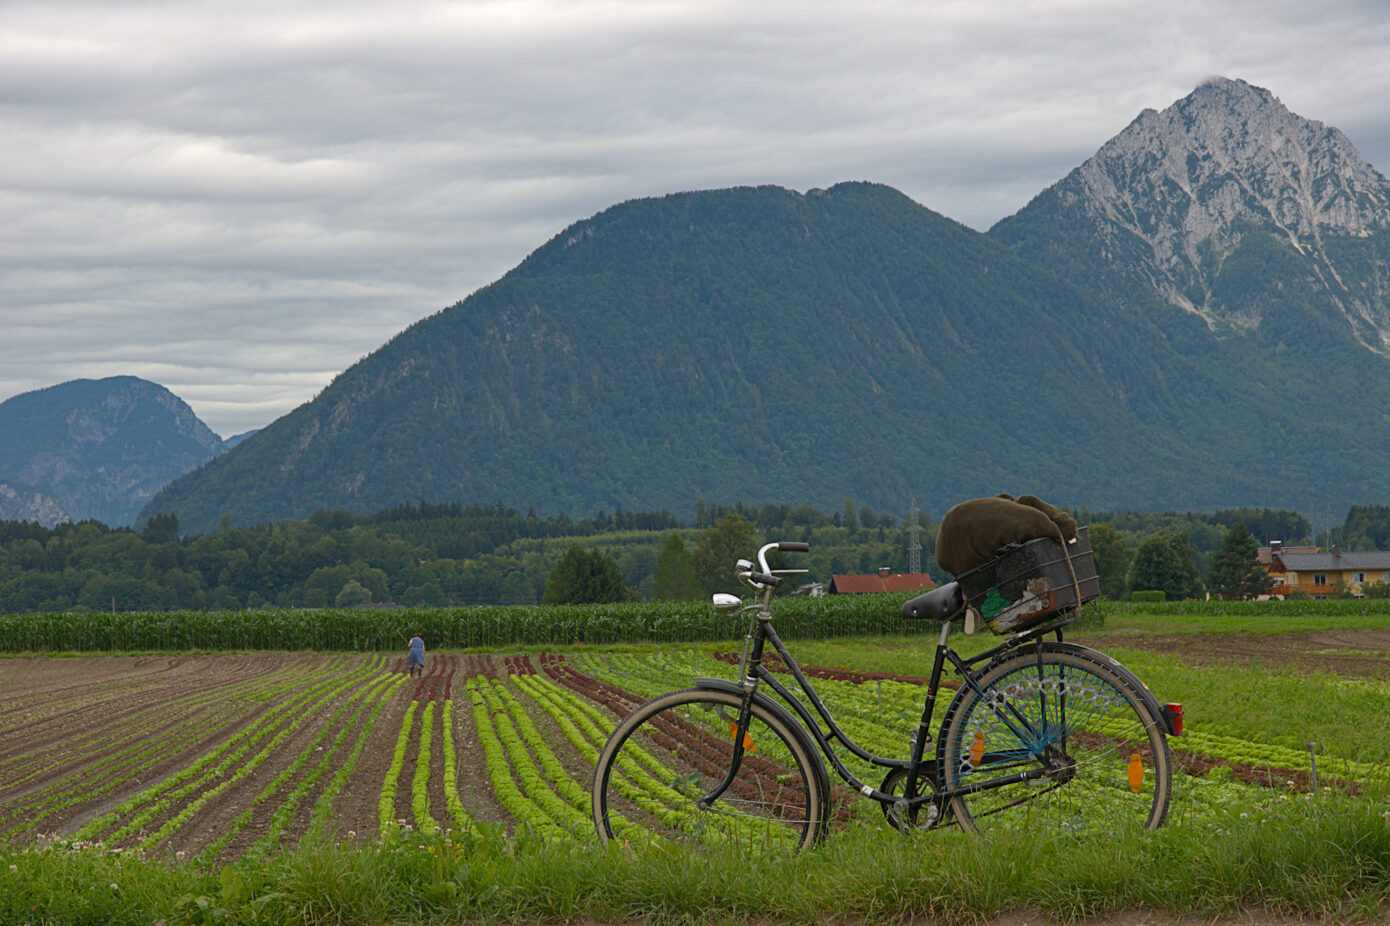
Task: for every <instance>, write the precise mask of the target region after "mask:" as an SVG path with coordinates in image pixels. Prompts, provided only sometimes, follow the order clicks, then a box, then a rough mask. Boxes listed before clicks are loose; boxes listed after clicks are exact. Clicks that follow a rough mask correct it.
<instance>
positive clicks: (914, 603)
mask: <svg viewBox="0 0 1390 926" xmlns="http://www.w3.org/2000/svg"><path fill="white" fill-rule="evenodd" d="M964 606H965V595H964V593H962V592H961V590H960V583H959V582H947V583H946V584H945V585H941V586H938V587H937V588H934V589H932V590H931V591H929V592H927V593H926V594H925V595H918V596H917V597H916V598H913V599H912V600H911V601H909V602H907V603H906V604H904V605H903V617H906V618H909V619H921V618H931V619H932V620H935V621H948V620H950V619H951V618H953V617H955V616H956V615H957V614H959V613H960V609H961V608H963V607H964Z"/></svg>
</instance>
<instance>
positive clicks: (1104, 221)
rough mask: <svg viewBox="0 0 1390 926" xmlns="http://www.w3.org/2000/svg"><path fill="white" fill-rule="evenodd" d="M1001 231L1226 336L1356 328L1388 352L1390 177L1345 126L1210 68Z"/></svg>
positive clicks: (1053, 262) (1373, 346) (1121, 294)
mask: <svg viewBox="0 0 1390 926" xmlns="http://www.w3.org/2000/svg"><path fill="white" fill-rule="evenodd" d="M991 235H992V236H993V237H995V238H996V239H997V240H1000V241H1002V242H1004V243H1006V244H1009V245H1010V246H1011V247H1013V248H1014V249H1015V250H1016V251H1017V252H1018V253H1019V254H1021V255H1024V256H1026V257H1028V258H1029V259H1031V260H1034V261H1037V262H1039V263H1044V264H1046V265H1048V266H1049V267H1052V268H1053V269H1055V270H1058V271H1059V272H1062V273H1063V274H1064V275H1066V276H1068V277H1070V278H1072V279H1073V280H1075V281H1077V282H1082V283H1084V284H1086V285H1089V286H1091V287H1092V288H1097V289H1100V290H1101V291H1103V292H1104V293H1105V294H1106V295H1108V296H1110V297H1112V298H1117V299H1125V300H1130V301H1132V300H1133V299H1134V298H1135V295H1136V294H1153V295H1156V296H1157V297H1158V298H1159V299H1160V300H1162V301H1163V302H1165V303H1167V304H1169V305H1172V306H1174V307H1176V308H1178V309H1181V310H1182V311H1184V312H1187V313H1190V314H1192V315H1194V316H1196V317H1197V318H1200V319H1201V320H1203V321H1204V322H1205V323H1206V325H1207V327H1208V329H1209V330H1210V331H1211V333H1213V334H1214V335H1216V336H1218V337H1230V336H1239V335H1250V334H1252V333H1258V334H1260V335H1263V337H1262V338H1260V339H1259V340H1260V341H1261V342H1262V343H1263V344H1264V345H1265V346H1270V345H1273V344H1277V343H1278V341H1279V339H1283V340H1284V342H1285V343H1286V344H1289V343H1293V339H1292V338H1290V337H1289V335H1290V333H1291V332H1290V326H1291V325H1292V326H1293V327H1294V329H1295V331H1296V332H1297V333H1299V334H1301V333H1304V332H1306V333H1309V334H1312V335H1313V336H1315V337H1317V338H1318V339H1320V340H1323V339H1327V338H1343V337H1350V338H1351V339H1352V340H1354V341H1355V342H1357V343H1359V344H1360V345H1362V346H1363V347H1365V348H1366V349H1368V350H1369V351H1371V352H1373V353H1376V354H1379V355H1382V356H1385V357H1390V181H1387V180H1386V178H1385V177H1383V176H1382V175H1381V174H1380V173H1378V172H1377V171H1376V170H1375V169H1374V168H1373V167H1371V166H1370V165H1369V164H1367V163H1366V162H1365V161H1363V160H1362V159H1361V156H1360V154H1358V153H1357V151H1356V148H1355V147H1354V146H1353V145H1352V144H1351V142H1350V141H1349V140H1348V139H1347V138H1346V136H1345V135H1343V134H1342V133H1341V132H1339V131H1337V130H1336V129H1335V128H1331V127H1328V126H1325V125H1323V124H1322V123H1321V122H1314V121H1311V120H1308V119H1304V118H1301V117H1299V116H1296V115H1294V114H1293V113H1291V112H1290V111H1289V110H1288V109H1287V108H1285V106H1284V105H1283V104H1282V103H1280V102H1279V100H1278V99H1277V98H1276V97H1275V96H1274V95H1273V94H1271V93H1270V92H1269V91H1268V90H1264V89H1261V88H1259V87H1253V86H1251V85H1250V84H1247V83H1245V82H1244V81H1240V80H1227V79H1225V78H1213V79H1211V80H1209V81H1207V82H1206V83H1204V84H1203V85H1202V86H1200V87H1198V88H1197V89H1196V90H1195V91H1193V92H1192V93H1191V94H1189V95H1188V96H1187V97H1185V98H1183V99H1181V100H1179V101H1177V102H1176V103H1174V104H1173V105H1172V106H1170V107H1169V108H1167V109H1165V110H1163V111H1162V112H1155V111H1154V110H1152V109H1149V110H1145V111H1144V112H1143V113H1141V114H1140V115H1139V117H1138V118H1137V119H1135V120H1134V122H1133V123H1131V124H1130V125H1129V127H1127V128H1126V129H1125V130H1124V131H1123V132H1121V133H1120V134H1119V135H1117V136H1116V137H1115V138H1113V139H1111V140H1110V141H1109V142H1107V143H1106V144H1105V145H1104V146H1103V147H1102V148H1101V149H1100V150H1099V151H1098V152H1097V153H1096V154H1095V156H1094V157H1092V158H1090V159H1089V160H1087V161H1086V162H1085V163H1084V164H1082V165H1081V166H1080V167H1078V168H1076V169H1075V170H1074V171H1072V172H1071V173H1070V174H1069V175H1068V176H1067V177H1066V178H1064V179H1063V180H1062V181H1060V182H1059V183H1057V184H1056V185H1054V186H1053V187H1051V188H1050V189H1048V190H1046V191H1044V192H1043V193H1042V194H1040V195H1039V196H1038V197H1037V198H1036V199H1035V200H1034V201H1033V202H1032V203H1030V204H1029V205H1028V206H1027V207H1026V208H1024V209H1023V210H1022V211H1020V212H1019V213H1018V214H1016V215H1014V216H1011V217H1010V218H1007V219H1005V220H1003V221H1002V222H1000V223H999V224H998V225H996V226H995V228H993V229H991Z"/></svg>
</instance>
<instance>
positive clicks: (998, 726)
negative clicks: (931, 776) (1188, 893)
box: [941, 641, 1173, 836]
mask: <svg viewBox="0 0 1390 926" xmlns="http://www.w3.org/2000/svg"><path fill="white" fill-rule="evenodd" d="M1139 684H1140V683H1139V682H1138V681H1137V680H1136V679H1134V677H1133V676H1132V675H1131V674H1130V673H1129V672H1128V671H1127V670H1125V669H1124V668H1123V667H1121V666H1120V665H1119V664H1118V663H1116V662H1115V661H1114V660H1112V659H1110V658H1109V657H1108V656H1104V655H1103V654H1100V653H1097V652H1095V651H1094V650H1088V649H1086V648H1084V647H1077V646H1072V645H1068V644H1060V643H1053V642H1050V641H1048V642H1042V643H1040V644H1038V645H1037V646H1035V647H1028V648H1027V649H1023V650H1020V651H1018V652H1016V653H1014V654H1012V655H1010V656H1007V657H1005V658H1004V659H1003V660H1002V661H1000V662H999V663H998V664H996V665H994V666H991V667H989V668H987V669H986V670H985V672H984V673H983V674H982V676H981V677H980V679H979V688H980V690H979V691H976V690H975V689H974V688H973V687H972V686H969V685H966V686H963V687H962V688H961V693H960V695H959V696H958V699H957V701H956V703H955V704H953V705H952V709H951V710H950V712H949V713H950V716H949V717H948V718H947V726H946V730H945V732H944V734H943V736H942V746H941V756H942V762H943V764H944V772H945V774H944V778H945V785H946V789H947V790H948V791H950V790H954V789H956V788H960V787H968V786H972V785H979V784H984V783H987V782H989V781H991V780H995V781H997V780H999V779H1001V778H1004V777H1007V776H1009V775H1013V774H1017V773H1020V772H1030V773H1032V772H1036V771H1038V770H1040V769H1041V770H1043V771H1044V774H1043V776H1042V777H1038V778H1034V779H1032V780H1028V781H1019V782H1016V783H1013V784H1005V785H1003V786H1001V787H987V788H984V789H982V790H978V791H974V792H973V793H967V794H961V795H957V796H956V797H954V798H952V800H951V809H952V813H953V814H954V816H955V819H956V820H957V821H958V822H959V823H960V825H961V826H962V827H963V828H964V829H966V830H967V831H973V832H975V833H976V834H979V835H981V836H987V835H989V834H990V833H992V832H995V831H999V830H1001V829H1008V828H1011V827H1025V826H1026V827H1029V828H1034V827H1037V826H1043V827H1045V828H1047V829H1049V830H1051V831H1053V832H1057V833H1074V834H1078V835H1081V834H1086V833H1097V832H1099V833H1114V832H1118V831H1122V830H1126V829H1135V828H1147V829H1157V828H1158V827H1159V826H1162V825H1163V820H1164V818H1165V817H1166V815H1167V813H1168V800H1169V797H1170V796H1171V793H1172V765H1173V761H1172V753H1171V752H1170V751H1169V748H1168V738H1167V736H1166V734H1165V732H1164V727H1163V721H1162V719H1161V718H1159V717H1156V716H1155V715H1154V713H1153V711H1152V710H1151V709H1150V707H1149V705H1148V702H1147V701H1146V699H1145V697H1144V696H1143V694H1141V692H1140V690H1139V687H1138V686H1139Z"/></svg>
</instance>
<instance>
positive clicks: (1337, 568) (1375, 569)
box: [1260, 541, 1390, 598]
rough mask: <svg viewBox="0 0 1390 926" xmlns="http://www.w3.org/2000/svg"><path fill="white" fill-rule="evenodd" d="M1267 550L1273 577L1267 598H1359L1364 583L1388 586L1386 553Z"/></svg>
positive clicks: (1389, 569) (1389, 567) (1388, 554)
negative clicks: (1297, 592)
mask: <svg viewBox="0 0 1390 926" xmlns="http://www.w3.org/2000/svg"><path fill="white" fill-rule="evenodd" d="M1268 550H1269V562H1268V566H1269V573H1270V575H1272V576H1274V587H1273V588H1272V589H1270V590H1269V593H1270V594H1271V595H1278V596H1283V595H1287V594H1288V593H1289V592H1291V591H1293V590H1294V589H1301V590H1302V591H1305V592H1307V593H1308V594H1310V595H1312V596H1313V597H1314V598H1329V597H1331V596H1333V595H1338V594H1341V593H1342V592H1344V591H1349V592H1351V593H1352V594H1353V595H1360V594H1361V586H1363V585H1365V584H1366V583H1368V582H1390V551H1384V550H1381V551H1372V552H1369V553H1343V552H1342V551H1341V550H1340V549H1338V548H1337V547H1333V548H1332V550H1331V552H1329V553H1324V552H1322V551H1321V550H1320V549H1318V548H1317V547H1283V546H1281V545H1280V544H1279V542H1278V541H1275V542H1273V543H1271V544H1270V546H1269V548H1268ZM1260 552H1261V553H1264V551H1263V550H1262V551H1260ZM1263 561H1264V557H1263V556H1261V562H1263Z"/></svg>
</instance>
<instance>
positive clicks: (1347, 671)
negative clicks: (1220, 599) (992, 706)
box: [1068, 630, 1390, 678]
mask: <svg viewBox="0 0 1390 926" xmlns="http://www.w3.org/2000/svg"><path fill="white" fill-rule="evenodd" d="M1068 639H1075V640H1076V642H1078V643H1083V644H1086V645H1088V646H1093V647H1095V648H1096V649H1100V650H1105V649H1106V648H1114V647H1121V646H1123V647H1128V648H1130V649H1143V650H1153V651H1156V652H1161V653H1174V654H1177V655H1179V656H1181V657H1182V658H1183V659H1184V660H1185V661H1187V662H1190V663H1191V664H1192V665H1197V666H1213V665H1230V664H1233V663H1234V664H1237V665H1262V666H1267V667H1270V668H1289V669H1295V670H1297V671H1299V672H1310V673H1311V672H1331V673H1333V674H1335V675H1342V676H1347V677H1362V678H1385V677H1387V676H1390V630H1339V631H1326V630H1319V631H1311V632H1307V633H1280V634H1257V633H1230V634H1192V633H1187V634H1183V633H1173V634H1156V633H1139V632H1126V631H1111V632H1107V633H1104V634H1098V635H1096V636H1092V637H1086V636H1076V637H1068Z"/></svg>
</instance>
